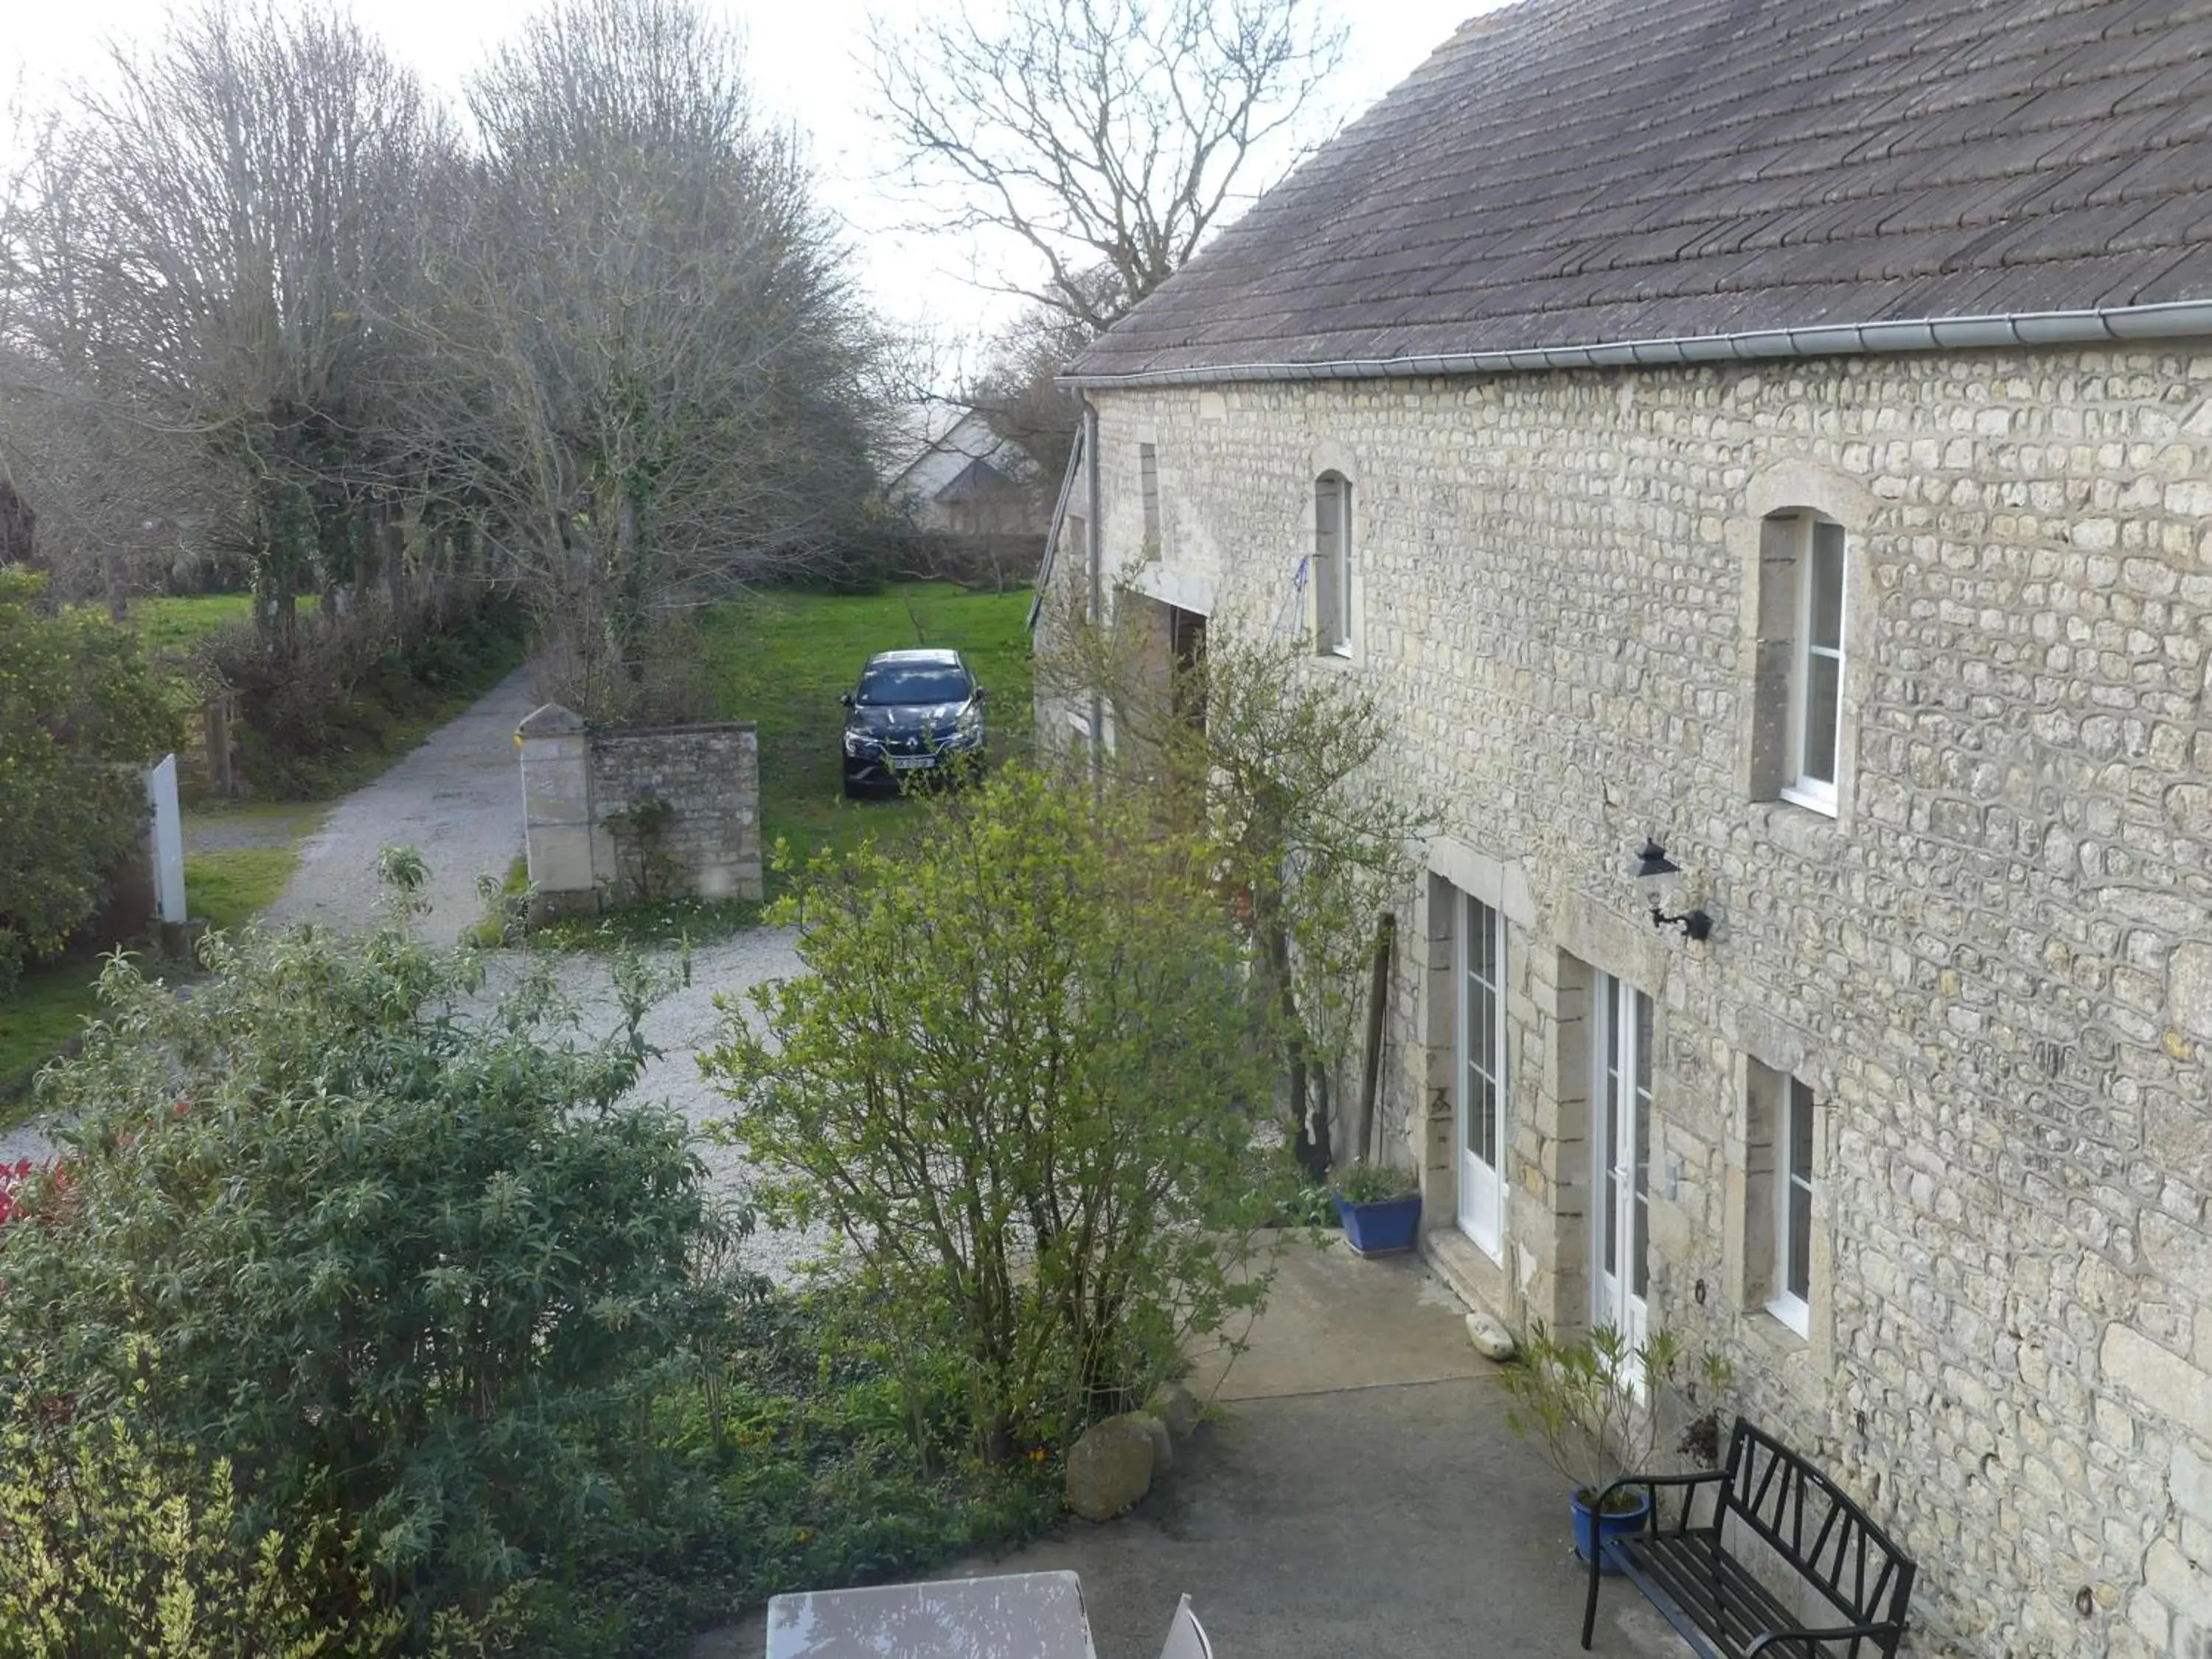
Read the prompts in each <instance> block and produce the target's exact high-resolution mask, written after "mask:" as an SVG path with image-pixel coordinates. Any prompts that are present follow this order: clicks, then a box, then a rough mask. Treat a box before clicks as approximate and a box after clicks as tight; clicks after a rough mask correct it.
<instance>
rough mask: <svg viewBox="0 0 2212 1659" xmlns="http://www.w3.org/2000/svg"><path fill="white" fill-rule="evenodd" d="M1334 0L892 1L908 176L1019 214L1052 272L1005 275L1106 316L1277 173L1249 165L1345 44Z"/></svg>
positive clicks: (888, 32) (1019, 286) (1273, 148)
mask: <svg viewBox="0 0 2212 1659" xmlns="http://www.w3.org/2000/svg"><path fill="white" fill-rule="evenodd" d="M1321 4H1322V0H1007V3H1006V7H1005V9H1004V11H1003V13H1002V14H1000V16H999V18H998V20H997V21H994V22H992V21H981V20H979V19H977V18H975V17H973V16H971V15H969V13H968V12H967V11H966V10H965V9H961V10H959V11H957V13H955V14H954V15H951V17H949V18H943V19H940V20H939V21H931V22H927V23H925V24H923V25H921V27H919V28H918V29H916V30H915V31H914V32H912V33H901V32H898V31H896V30H894V29H892V28H890V27H888V26H886V25H884V23H882V22H881V21H878V22H877V23H876V24H875V25H874V26H873V27H872V29H871V35H870V38H871V43H872V51H873V56H874V71H875V78H876V82H877V84H878V88H879V89H880V92H881V94H882V105H883V111H884V121H885V122H886V123H887V124H888V125H889V126H890V129H891V131H892V132H893V134H894V136H895V137H896V140H897V142H898V143H899V145H900V147H901V149H902V150H903V152H904V155H905V160H906V163H907V167H908V173H909V175H910V178H911V179H912V181H913V182H914V183H915V185H917V186H920V187H923V188H933V189H937V190H940V191H941V190H942V189H943V187H945V186H946V185H951V186H952V187H954V188H955V189H956V190H957V193H958V195H959V196H960V197H961V198H962V200H963V203H964V205H963V208H962V210H960V212H959V213H958V214H957V216H955V217H954V218H953V219H952V220H951V222H950V225H949V228H953V229H957V230H962V231H975V230H978V229H986V228H987V229H992V230H996V231H1000V232H1002V233H1005V234H1008V235H1011V236H1012V237H1014V238H1017V239H1018V240H1019V241H1020V242H1022V243H1024V244H1026V245H1027V246H1028V248H1029V249H1030V251H1031V252H1033V253H1034V254H1035V255H1036V258H1039V259H1040V260H1041V261H1042V267H1043V271H1044V276H1043V277H1042V281H1034V280H1032V281H1026V282H1024V281H1009V282H1008V283H1006V289H1007V290H1008V291H1010V292H1012V293H1015V294H1018V295H1022V296H1024V298H1027V299H1029V300H1030V301H1036V302H1038V303H1040V304H1042V305H1044V306H1047V307H1050V308H1052V309H1054V311H1057V312H1059V313H1061V314H1063V315H1064V316H1066V318H1067V319H1070V320H1071V321H1073V322H1074V323H1077V324H1079V325H1081V326H1082V327H1083V328H1085V330H1087V331H1090V332H1091V333H1093V334H1095V333H1097V332H1098V331H1102V330H1103V329H1104V328H1106V327H1107V326H1109V325H1110V324H1111V323H1113V321H1114V320H1115V319H1116V318H1117V317H1118V316H1120V314H1121V312H1122V311H1124V310H1126V309H1127V307H1130V306H1132V305H1134V304H1135V303H1136V302H1137V301H1139V300H1141V299H1143V298H1144V297H1145V296H1146V295H1148V294H1150V293H1151V292H1152V290H1153V289H1156V288H1158V286H1159V285H1160V284H1161V283H1163V282H1164V281H1166V280H1167V278H1168V277H1169V276H1171V275H1172V274H1173V273H1174V272H1175V271H1176V270H1178V269H1179V268H1180V267H1181V266H1182V264H1183V263H1184V262H1185V261H1186V260H1188V258H1190V256H1191V255H1192V254H1193V253H1194V252H1196V251H1197V248H1198V246H1199V245H1200V242H1202V241H1203V240H1205V237H1206V233H1207V231H1208V230H1210V229H1211V228H1212V226H1213V225H1214V223H1215V222H1216V221H1217V220H1218V218H1219V217H1220V216H1221V214H1222V213H1223V212H1224V211H1225V210H1226V209H1228V208H1229V207H1230V206H1231V204H1233V203H1235V202H1237V200H1239V199H1240V193H1243V192H1250V193H1256V187H1257V186H1258V185H1261V184H1263V183H1265V182H1269V181H1255V179H1253V178H1252V177H1251V173H1252V172H1253V170H1254V169H1255V168H1256V167H1260V166H1261V165H1264V164H1265V163H1266V161H1267V160H1268V158H1269V157H1270V156H1271V155H1274V154H1275V153H1276V152H1277V151H1279V150H1283V149H1287V148H1288V145H1289V144H1290V143H1291V141H1293V140H1294V139H1295V138H1296V137H1297V134H1298V131H1299V129H1300V125H1301V123H1302V121H1303V119H1304V118H1306V117H1307V116H1308V115H1310V113H1311V112H1312V110H1313V108H1314V106H1317V105H1318V104H1319V103H1320V102H1321V100H1322V97H1323V95H1324V94H1325V88H1326V85H1327V82H1328V76H1329V75H1330V72H1331V71H1332V70H1334V69H1335V67H1336V65H1337V64H1338V63H1339V62H1340V60H1341V58H1342V56H1343V49H1344V41H1345V32H1344V30H1343V29H1342V28H1341V27H1334V26H1331V25H1329V24H1328V23H1326V22H1325V21H1322V16H1321V14H1320V10H1319V8H1320V5H1321ZM1285 159H1286V158H1285ZM936 223H938V224H939V225H944V224H945V221H944V220H943V219H942V218H941V217H940V218H939V219H937V220H936ZM1102 275H1103V280H1102Z"/></svg>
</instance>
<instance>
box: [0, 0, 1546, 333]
mask: <svg viewBox="0 0 2212 1659" xmlns="http://www.w3.org/2000/svg"><path fill="white" fill-rule="evenodd" d="M704 3H706V4H708V6H709V7H710V8H712V9H715V10H718V11H720V13H722V14H723V15H726V16H727V17H729V18H730V19H732V21H735V22H737V23H738V24H739V25H740V26H741V27H742V28H743V29H744V33H745V35H746V37H747V39H748V40H749V42H750V57H751V61H752V70H753V73H752V81H753V85H754V88H755V91H756V94H757V96H758V98H759V100H760V102H761V104H762V106H763V109H764V111H767V112H773V113H775V114H777V115H780V116H784V117H787V118H790V119H792V120H793V121H795V122H797V123H798V124H799V126H800V127H801V128H803V129H804V130H805V131H806V132H807V133H808V134H809V135H810V136H811V140H812V143H813V148H814V156H815V162H816V166H817V170H818V172H819V173H820V175H821V179H822V186H823V198H824V200H825V201H826V203H827V204H828V205H829V206H830V207H831V208H832V209H833V210H836V212H837V213H838V214H839V215H841V216H842V217H843V218H844V219H845V221H846V222H848V225H849V226H850V227H851V229H852V234H853V240H854V246H855V247H856V248H857V249H858V251H859V252H860V271H861V275H862V277H863V279H864V280H865V281H866V283H867V285H868V288H869V289H870V291H871V293H872V295H873V297H874V299H875V301H876V302H877V304H878V307H880V308H881V309H882V310H883V312H884V313H886V314H887V315H890V316H891V317H895V318H896V319H900V320H901V321H902V322H908V323H916V322H921V321H925V320H927V321H933V322H934V323H935V324H937V325H939V328H940V329H941V330H942V331H945V332H946V333H947V334H948V335H950V336H951V337H959V336H962V335H964V334H968V333H970V332H972V331H974V329H975V327H976V326H977V325H979V324H981V323H984V322H987V321H990V320H992V319H995V318H998V317H1000V316H1003V315H1004V314H1005V312H1006V301H1002V300H1000V299H998V298H995V297H994V296H992V295H987V294H986V293H983V292H981V291H979V290H978V289H976V288H975V286H974V285H973V284H972V283H970V282H969V281H968V280H967V278H968V277H969V276H971V275H973V274H980V275H981V276H984V277H986V278H988V277H990V276H994V275H995V274H997V272H998V271H999V270H1000V269H1003V267H1004V261H1005V259H1006V257H1007V251H1006V250H1004V249H1001V248H997V247H984V246H974V245H969V244H967V243H965V242H963V241H962V240H960V239H957V238H954V237H951V236H949V235H942V234H940V235H936V236H915V235H913V234H904V233H900V232H898V231H897V230H896V229H895V228H894V227H895V226H896V224H898V223H899V222H902V221H904V220H907V219H909V218H911V217H912V216H913V210H912V209H911V208H909V207H908V206H906V205H905V204H901V203H898V202H896V201H893V200H892V199H890V197H887V196H886V194H885V193H884V191H883V189H882V188H881V186H880V185H879V183H878V180H879V179H881V178H882V177H883V175H884V172H885V170H886V168H887V167H888V165H889V163H888V159H887V155H886V153H885V151H884V148H883V145H882V143H881V139H880V137H879V135H878V133H877V131H875V130H874V127H873V125H872V123H871V122H870V120H869V118H868V114H867V106H868V96H869V91H870V88H869V83H868V79H867V76H866V71H865V70H864V69H863V67H862V64H861V56H860V54H861V48H862V45H863V40H864V33H865V30H866V21H867V19H868V17H869V16H870V15H882V16H884V17H886V18H888V19H890V20H891V21H895V22H896V21H904V20H908V19H912V18H915V17H918V16H924V15H931V14H933V13H935V12H938V11H940V10H943V9H946V8H947V7H948V6H949V5H951V4H953V3H957V0H704ZM975 3H976V4H977V7H978V9H979V10H981V9H985V8H987V6H988V4H989V0H975ZM1499 3H1502V0H1334V5H1335V7H1336V9H1337V11H1338V13H1339V15H1344V16H1347V17H1349V18H1351V19H1352V21H1353V23H1354V27H1353V29H1352V47H1351V52H1350V55H1349V57H1348V58H1347V60H1346V64H1345V66H1344V69H1343V70H1342V72H1341V74H1340V76H1339V77H1338V81H1339V84H1338V88H1337V90H1338V94H1339V97H1338V100H1337V101H1338V103H1339V104H1340V107H1341V110H1342V112H1343V113H1345V114H1346V115H1350V114H1352V113H1356V112H1358V111H1359V110H1361V109H1364V108H1365V107H1366V106H1368V105H1370V104H1371V103H1373V102H1374V100H1376V99H1377V98H1379V97H1381V96H1382V94H1383V93H1385V92H1387V91H1388V90H1389V88H1391V87H1392V86H1394V85H1395V84H1396V83H1397V82H1399V81H1401V80H1402V79H1403V78H1404V77H1405V76H1407V74H1409V73H1410V72H1411V71H1412V70H1413V67H1414V65H1416V64H1419V62H1420V61H1421V59H1422V58H1425V57H1426V56H1427V55H1428V54H1429V53H1430V52H1431V51H1433V50H1434V49H1435V48H1436V47H1437V46H1439V45H1441V44H1442V43H1443V41H1444V40H1446V39H1447V38H1448V37H1449V35H1450V33H1452V31H1453V29H1454V28H1455V27H1457V26H1458V24H1459V23H1460V21H1462V19H1464V18H1466V17H1468V16H1471V15H1474V14H1475V13H1478V12H1483V11H1488V10H1491V9H1493V8H1494V7H1495V6H1496V5H1498V4H1499ZM532 9H534V8H533V0H356V3H355V4H354V7H353V11H354V15H356V17H358V18H359V19H361V21H362V22H363V23H364V24H366V25H368V27H371V28H372V29H374V31H375V32H376V33H378V34H380V36H381V37H382V38H383V39H384V40H385V42H386V44H387V45H388V46H390V47H391V48H392V50H393V51H394V52H396V53H397V54H398V56H399V57H400V58H403V59H404V60H406V61H408V62H410V63H412V64H415V65H416V68H417V69H419V70H421V71H422V74H423V75H424V76H426V77H427V78H428V80H429V81H430V82H432V83H433V84H434V85H435V86H437V87H438V88H441V89H442V90H444V91H445V92H447V94H453V93H454V92H455V91H457V90H458V88H459V85H460V82H461V80H462V78H463V77H464V76H465V75H466V74H467V73H468V72H469V70H471V68H473V67H474V66H475V65H476V64H477V61H478V60H479V59H480V58H482V56H483V53H484V52H485V50H486V48H487V47H488V46H489V45H490V43H492V42H494V41H495V40H498V39H499V38H500V37H501V35H502V34H505V33H507V32H508V31H510V30H511V29H513V27H514V26H515V24H516V23H517V22H518V21H520V19H521V18H523V17H525V16H526V15H528V14H529V13H530V12H531V11H532ZM5 10H6V12H7V14H8V17H7V21H6V22H5V24H4V25H0V75H4V81H0V86H4V88H8V89H13V88H15V87H17V86H19V85H20V86H21V87H23V88H25V89H26V90H27V93H28V94H29V97H30V100H31V101H32V102H33V104H42V103H45V102H46V101H47V100H48V99H49V97H50V96H51V95H52V94H54V93H55V92H56V91H57V90H58V88H61V87H63V86H65V85H66V84H67V83H68V82H70V81H71V80H73V79H76V78H79V77H82V76H87V75H95V74H97V72H98V70H99V67H100V58H101V46H102V43H103V42H105V41H106V40H110V39H121V40H140V39H148V40H150V39H152V38H155V37H156V36H158V35H159V33H160V32H161V23H162V20H163V18H164V17H165V16H166V15H167V5H166V3H165V0H10V3H8V4H7V5H6V6H5Z"/></svg>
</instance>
